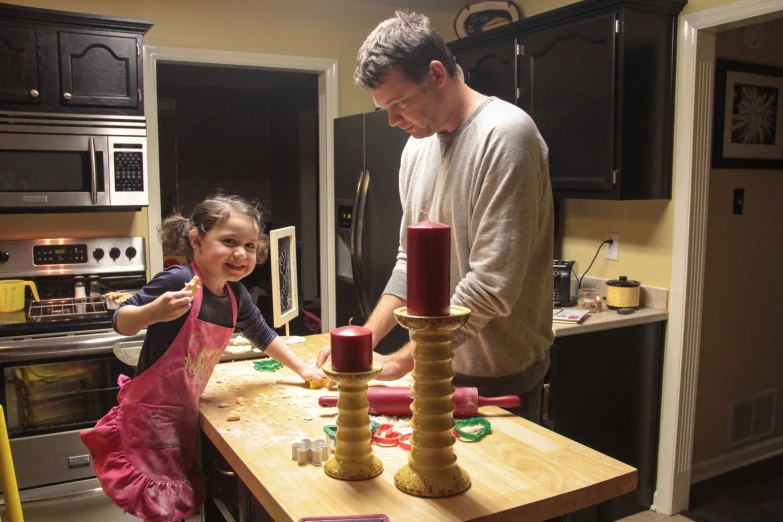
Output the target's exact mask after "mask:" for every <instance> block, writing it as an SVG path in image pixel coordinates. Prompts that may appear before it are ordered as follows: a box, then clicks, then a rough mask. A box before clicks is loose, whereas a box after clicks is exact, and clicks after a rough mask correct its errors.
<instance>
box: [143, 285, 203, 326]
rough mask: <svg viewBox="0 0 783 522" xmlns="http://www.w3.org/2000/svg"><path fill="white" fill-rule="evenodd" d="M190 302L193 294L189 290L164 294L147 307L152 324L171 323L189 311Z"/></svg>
mask: <svg viewBox="0 0 783 522" xmlns="http://www.w3.org/2000/svg"><path fill="white" fill-rule="evenodd" d="M192 302H193V292H191V291H190V290H179V291H177V292H166V293H165V294H163V295H161V296H160V297H158V298H157V299H155V300H154V301H153V302H151V303H150V304H149V305H148V306H149V307H150V312H151V314H152V319H153V323H163V322H166V321H173V320H174V319H176V318H177V317H180V316H181V315H182V314H184V313H185V312H187V311H188V310H190V305H191V303H192Z"/></svg>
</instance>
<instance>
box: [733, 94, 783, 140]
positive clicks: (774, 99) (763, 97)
mask: <svg viewBox="0 0 783 522" xmlns="http://www.w3.org/2000/svg"><path fill="white" fill-rule="evenodd" d="M779 100H780V90H779V89H777V88H774V87H764V86H761V85H746V84H744V83H735V84H734V107H733V109H734V110H733V111H732V116H731V142H732V143H748V144H758V145H772V144H774V143H775V136H776V133H777V130H778V129H777V126H776V118H777V115H778V102H779Z"/></svg>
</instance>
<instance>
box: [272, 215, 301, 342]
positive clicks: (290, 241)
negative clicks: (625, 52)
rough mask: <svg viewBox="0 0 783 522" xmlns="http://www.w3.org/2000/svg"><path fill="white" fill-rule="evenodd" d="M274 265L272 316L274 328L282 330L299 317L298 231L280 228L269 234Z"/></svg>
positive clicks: (290, 228)
mask: <svg viewBox="0 0 783 522" xmlns="http://www.w3.org/2000/svg"><path fill="white" fill-rule="evenodd" d="M269 246H270V253H271V256H270V262H271V263H272V314H273V316H274V327H275V328H280V327H281V326H283V325H286V326H287V325H288V322H289V321H290V320H291V319H293V318H294V317H297V316H298V315H299V292H298V289H297V285H296V281H297V278H296V231H295V228H294V227H286V228H280V229H278V230H272V231H271V232H270V233H269Z"/></svg>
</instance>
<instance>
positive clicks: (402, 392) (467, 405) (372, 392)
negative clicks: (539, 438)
mask: <svg viewBox="0 0 783 522" xmlns="http://www.w3.org/2000/svg"><path fill="white" fill-rule="evenodd" d="M367 400H368V402H369V403H370V408H369V409H370V415H393V416H396V417H409V416H410V415H411V403H412V402H413V394H412V393H411V390H410V388H383V387H378V388H370V389H368V390H367ZM451 400H452V401H453V402H454V408H455V409H454V416H455V417H473V416H474V415H478V409H479V407H480V406H500V407H501V408H516V407H517V406H519V397H518V396H516V395H503V396H501V397H479V395H478V390H477V389H476V388H456V389H455V390H454V395H453V396H452V398H451ZM318 405H319V406H321V407H324V408H328V407H330V406H337V397H336V396H334V395H324V396H322V397H320V398H319V399H318Z"/></svg>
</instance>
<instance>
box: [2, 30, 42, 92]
mask: <svg viewBox="0 0 783 522" xmlns="http://www.w3.org/2000/svg"><path fill="white" fill-rule="evenodd" d="M39 91H40V86H39V84H38V55H37V45H36V31H35V29H31V28H26V27H11V26H7V25H0V102H17V103H18V102H21V103H34V104H40V103H41V98H40V92H39Z"/></svg>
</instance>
